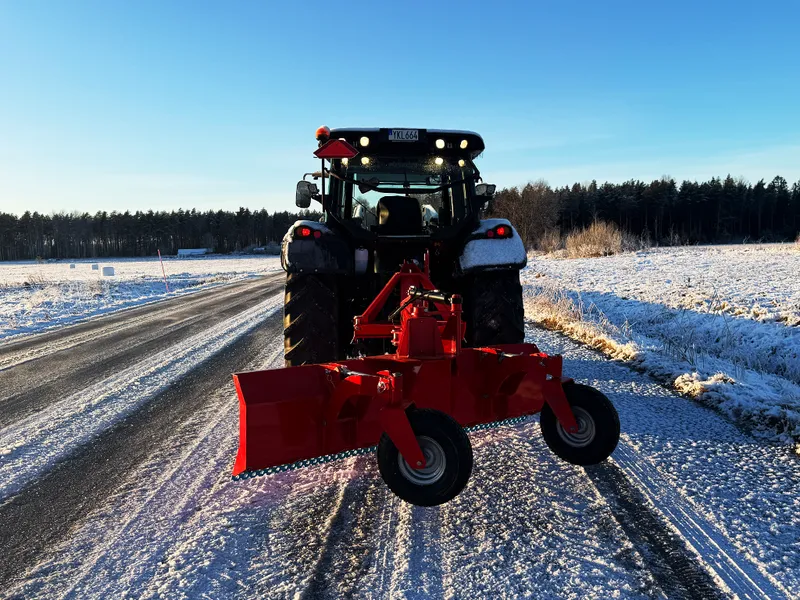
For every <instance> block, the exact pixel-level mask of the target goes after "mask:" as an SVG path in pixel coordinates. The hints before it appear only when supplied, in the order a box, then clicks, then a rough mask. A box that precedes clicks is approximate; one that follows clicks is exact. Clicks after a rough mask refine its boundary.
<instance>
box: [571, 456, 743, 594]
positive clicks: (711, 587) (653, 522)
mask: <svg viewBox="0 0 800 600" xmlns="http://www.w3.org/2000/svg"><path fill="white" fill-rule="evenodd" d="M585 470H586V473H587V475H588V476H589V478H590V479H591V480H592V481H593V482H594V484H595V486H596V487H597V489H598V491H599V492H600V494H601V495H602V496H603V498H604V499H605V500H606V502H607V503H608V505H609V507H610V509H611V512H612V513H613V514H614V516H615V518H616V519H617V522H618V523H619V524H620V526H621V527H622V529H623V530H624V531H625V534H626V535H627V536H628V539H629V540H631V542H632V543H633V545H634V546H635V547H636V549H637V550H638V552H639V554H641V555H642V557H643V558H644V560H645V562H646V564H647V567H648V569H650V572H651V573H652V574H653V576H654V577H655V579H656V581H657V582H658V585H659V586H660V587H661V589H662V590H664V592H665V593H666V594H667V597H668V598H670V599H675V600H692V599H693V598H706V599H709V600H713V599H714V598H725V597H728V594H725V593H723V592H722V591H721V590H720V589H719V587H718V585H717V584H716V583H715V582H714V579H713V578H712V576H711V574H710V573H709V572H708V571H707V570H706V569H705V568H704V567H703V565H702V564H701V562H700V560H699V559H700V557H699V556H694V555H693V554H692V553H691V551H690V550H689V549H688V548H687V547H686V546H685V545H684V543H683V540H682V539H681V538H679V537H678V536H677V535H676V534H674V533H672V532H671V531H669V530H668V528H667V526H666V524H665V523H663V522H661V521H660V520H659V519H658V518H657V517H656V515H655V514H654V513H653V512H652V511H651V509H650V508H649V507H648V505H647V501H646V500H645V499H644V497H643V496H642V494H641V493H640V492H639V490H638V489H636V488H635V487H634V486H633V485H632V484H631V483H630V482H629V481H628V480H627V478H626V477H625V474H624V472H623V471H622V470H621V469H620V468H619V467H618V466H617V465H616V464H614V463H613V462H610V461H609V462H605V463H601V464H599V465H595V466H592V467H585Z"/></svg>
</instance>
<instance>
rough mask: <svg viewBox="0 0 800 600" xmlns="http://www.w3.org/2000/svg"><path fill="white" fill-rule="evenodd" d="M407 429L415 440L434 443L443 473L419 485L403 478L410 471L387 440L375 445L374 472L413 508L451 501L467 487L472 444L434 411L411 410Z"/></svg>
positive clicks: (446, 417) (383, 438)
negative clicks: (409, 429)
mask: <svg viewBox="0 0 800 600" xmlns="http://www.w3.org/2000/svg"><path fill="white" fill-rule="evenodd" d="M408 420H409V422H410V423H411V429H413V430H414V433H415V434H416V435H417V436H418V437H421V436H424V437H427V438H430V439H432V440H434V441H435V442H436V443H437V444H438V445H439V447H440V448H441V450H442V451H443V456H444V472H443V473H442V474H441V476H440V477H439V478H438V479H436V480H435V481H433V482H431V483H427V484H423V485H420V484H418V483H415V482H413V481H411V480H410V479H408V478H407V477H406V476H405V475H404V474H403V472H402V471H403V468H402V467H404V468H405V470H406V471H408V470H409V469H410V467H408V466H407V465H405V464H404V465H401V464H400V461H403V462H404V459H403V457H402V456H401V455H400V453H399V452H398V450H397V447H396V446H395V445H394V443H393V442H392V440H391V439H389V436H388V435H386V434H385V433H384V434H383V435H382V436H381V440H380V442H379V443H378V453H377V454H378V469H379V470H380V473H381V477H383V480H384V481H385V482H386V485H387V486H389V489H390V490H392V491H393V492H394V493H395V494H396V495H397V496H399V497H400V498H401V499H402V500H405V501H406V502H408V503H409V504H416V505H417V506H438V505H439V504H444V503H445V502H449V501H450V500H452V499H453V498H455V497H456V496H457V495H458V494H459V493H460V492H461V490H463V489H464V486H466V485H467V482H468V481H469V477H470V475H471V474H472V464H473V458H472V444H470V441H469V437H467V433H466V432H465V431H464V429H463V428H462V427H461V425H459V424H458V422H457V421H456V420H455V419H454V418H452V417H451V416H450V415H448V414H445V413H443V412H441V411H438V410H431V409H420V410H416V409H411V410H410V411H409V412H408Z"/></svg>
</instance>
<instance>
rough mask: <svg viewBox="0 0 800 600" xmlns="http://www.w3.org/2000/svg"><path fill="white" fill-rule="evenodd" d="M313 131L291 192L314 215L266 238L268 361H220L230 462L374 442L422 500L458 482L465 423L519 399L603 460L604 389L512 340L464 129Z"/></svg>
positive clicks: (560, 449)
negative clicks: (278, 330) (235, 416)
mask: <svg viewBox="0 0 800 600" xmlns="http://www.w3.org/2000/svg"><path fill="white" fill-rule="evenodd" d="M317 140H318V142H319V148H318V149H317V150H316V151H315V153H314V154H315V155H316V156H317V158H319V159H320V160H321V161H322V163H321V168H320V170H319V171H317V172H312V173H307V174H306V175H305V176H304V177H303V180H302V181H300V182H299V183H298V184H297V190H296V203H297V206H299V207H301V208H308V207H309V206H310V204H311V201H312V200H317V201H319V202H320V203H321V205H322V209H323V213H324V216H323V218H322V219H321V220H320V221H311V220H300V221H297V222H296V223H295V224H294V225H293V226H292V227H291V228H290V229H289V231H288V232H287V233H286V236H285V237H284V239H283V244H282V253H281V263H282V265H283V268H284V269H285V270H286V272H287V278H286V289H285V302H284V350H285V360H286V368H283V369H271V370H261V371H250V372H243V373H236V374H234V376H233V378H234V383H235V386H236V391H237V394H238V398H239V450H238V452H237V455H236V460H235V461H234V467H233V476H234V478H235V479H248V478H250V477H256V476H261V475H270V474H274V473H279V472H283V471H287V470H291V469H295V468H298V467H306V466H310V465H317V464H320V463H322V462H328V461H331V460H337V459H341V458H346V457H350V456H354V455H357V454H363V453H374V454H375V455H376V456H377V463H378V469H379V471H380V474H381V477H382V478H383V480H384V481H385V482H386V484H387V485H388V487H389V488H390V489H391V490H392V491H393V492H394V493H395V494H396V495H397V496H399V497H400V498H402V499H403V500H405V501H407V502H409V503H412V504H416V505H420V506H436V505H439V504H442V503H444V502H448V501H449V500H452V499H453V498H454V497H455V496H456V495H458V494H459V493H460V492H461V490H463V489H464V487H465V486H466V485H467V482H468V480H469V477H470V474H471V472H472V467H473V454H472V446H471V443H470V440H469V436H468V435H467V432H468V431H470V430H475V429H484V428H486V427H495V426H499V425H504V424H505V425H509V424H511V425H513V424H517V423H520V422H521V421H522V420H524V419H527V418H528V417H530V416H531V415H534V414H537V413H540V419H539V423H540V428H541V431H542V437H543V439H544V441H545V443H546V444H547V446H548V447H549V448H550V449H551V450H552V451H553V452H554V453H555V454H556V455H557V456H559V457H560V458H562V459H563V460H565V461H567V462H570V463H573V464H577V465H588V464H595V463H598V462H600V461H602V460H605V459H606V458H607V457H608V456H609V455H610V454H611V452H612V451H613V450H614V448H615V447H616V445H617V441H618V439H619V435H620V425H619V417H618V416H617V412H616V410H615V409H614V406H613V404H611V402H610V401H609V399H608V398H607V397H606V396H604V395H603V394H602V393H601V392H599V391H598V390H596V389H594V388H591V387H589V386H586V385H582V384H579V383H576V382H575V381H573V380H572V379H570V378H569V377H565V376H564V375H563V373H562V368H563V361H562V358H561V356H551V355H548V354H546V353H544V352H541V351H540V350H539V348H537V346H536V345H535V344H532V343H525V342H524V312H523V305H522V288H521V286H520V281H519V270H520V269H521V268H522V267H524V266H525V264H526V260H527V259H526V253H525V248H524V245H523V243H522V240H521V239H520V237H519V235H518V234H517V232H516V231H515V230H514V228H513V226H512V225H511V223H509V222H508V221H506V220H504V219H481V216H482V213H483V212H484V211H485V209H486V205H487V203H488V202H489V201H490V200H491V198H492V195H493V193H494V186H493V185H489V184H487V183H484V182H483V181H482V179H481V175H480V172H479V171H478V168H477V167H476V166H475V163H474V159H475V158H476V157H477V156H478V155H479V154H480V153H481V152H482V151H483V149H484V145H483V140H482V139H481V137H480V136H479V135H478V134H476V133H472V132H468V131H446V130H438V129H427V130H426V129H334V130H329V129H328V128H327V127H321V128H320V129H318V130H317ZM309 177H310V178H311V180H309V179H308V178H309ZM314 180H317V181H319V182H320V185H319V186H317V184H316V183H314ZM326 183H327V185H326ZM326 187H327V189H326ZM434 282H435V283H434Z"/></svg>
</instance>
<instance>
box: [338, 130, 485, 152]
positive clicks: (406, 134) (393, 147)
mask: <svg viewBox="0 0 800 600" xmlns="http://www.w3.org/2000/svg"><path fill="white" fill-rule="evenodd" d="M364 137H365V138H368V143H367V144H366V145H364V144H362V143H361V142H362V140H361V138H364ZM331 139H345V140H347V141H348V142H349V143H351V144H352V145H353V146H355V147H356V148H357V149H358V151H359V152H360V153H362V154H387V155H402V156H411V155H446V156H469V157H470V158H473V159H474V158H476V157H477V156H478V155H479V154H480V153H481V152H483V151H484V149H485V148H486V147H485V145H484V143H483V138H482V137H481V136H480V135H478V134H477V133H475V132H474V131H462V130H458V129H419V128H417V129H414V128H409V127H396V128H395V127H339V128H336V129H331ZM440 140H441V141H440ZM437 141H438V142H439V146H437ZM442 142H444V147H440V146H441V145H442Z"/></svg>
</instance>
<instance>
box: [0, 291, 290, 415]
mask: <svg viewBox="0 0 800 600" xmlns="http://www.w3.org/2000/svg"><path fill="white" fill-rule="evenodd" d="M273 279H274V278H270V279H263V280H259V281H257V282H255V283H250V284H248V285H247V286H241V285H239V286H232V287H231V288H222V289H219V290H217V291H216V292H215V293H214V294H211V295H209V294H207V293H206V294H204V298H203V299H200V300H196V301H194V302H192V301H188V302H187V303H186V304H179V305H178V306H175V305H174V302H170V301H164V304H169V306H166V307H164V306H153V307H151V312H150V313H149V316H145V317H140V318H134V319H131V320H132V321H133V323H132V324H128V322H127V321H124V322H123V323H122V325H123V327H124V331H117V328H112V329H113V331H112V333H114V335H109V333H108V332H106V330H104V329H102V328H100V329H97V328H95V329H93V330H92V333H93V334H94V337H92V338H90V339H89V340H83V341H81V342H80V343H79V344H69V350H68V351H63V350H62V351H57V352H54V351H53V350H52V349H51V348H49V346H48V343H49V342H48V341H42V342H39V343H38V344H35V345H34V346H33V348H34V349H38V350H41V351H42V354H43V355H42V356H40V357H39V358H36V359H31V360H26V361H24V362H22V363H21V364H16V365H15V366H14V367H13V368H8V369H5V370H0V390H2V392H0V428H2V427H6V426H8V425H10V424H11V423H14V422H15V421H18V420H20V419H22V418H24V417H26V416H28V415H30V414H33V413H35V412H37V411H39V410H42V409H43V408H46V407H48V406H49V405H52V404H54V403H56V402H57V401H58V400H60V399H62V398H63V397H64V396H66V395H69V394H73V393H76V392H79V391H81V390H83V389H85V388H86V387H87V386H90V385H92V384H94V383H95V382H97V381H98V380H100V379H105V378H106V377H109V376H111V375H113V374H115V373H116V372H118V371H120V370H122V369H124V368H127V367H128V366H130V365H131V364H132V363H134V362H136V361H138V360H140V357H141V356H147V355H152V354H155V353H156V352H159V351H162V350H164V349H165V348H168V347H170V346H172V345H173V344H175V343H178V342H179V341H180V340H181V339H184V338H188V337H189V336H191V335H195V334H197V333H201V332H202V331H203V330H204V329H208V328H209V327H211V326H213V325H215V324H217V323H219V322H221V321H224V320H226V319H228V318H230V317H232V316H234V315H236V314H237V313H239V312H242V311H243V310H245V309H247V308H250V307H252V306H253V305H255V304H257V303H258V302H261V301H263V300H264V299H265V298H267V297H269V295H271V294H274V293H275V291H276V290H275V288H276V287H277V286H276V285H275V284H274V283H273ZM65 337H66V338H67V339H69V337H70V336H69V335H68V334H67V335H66V336H65ZM56 345H58V342H56Z"/></svg>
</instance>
